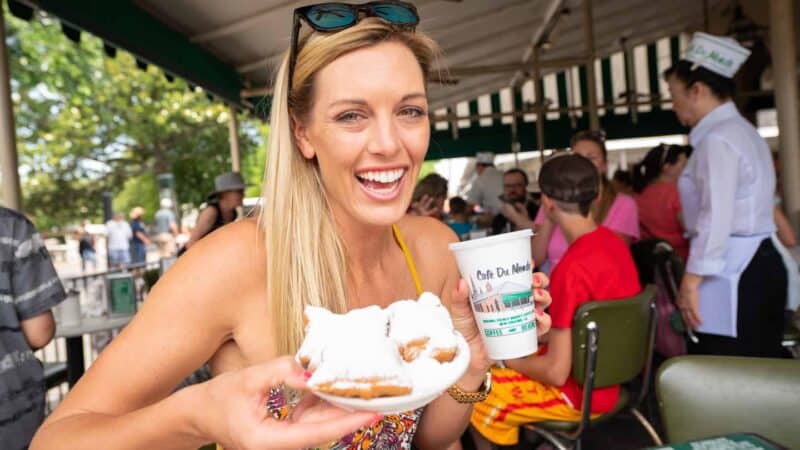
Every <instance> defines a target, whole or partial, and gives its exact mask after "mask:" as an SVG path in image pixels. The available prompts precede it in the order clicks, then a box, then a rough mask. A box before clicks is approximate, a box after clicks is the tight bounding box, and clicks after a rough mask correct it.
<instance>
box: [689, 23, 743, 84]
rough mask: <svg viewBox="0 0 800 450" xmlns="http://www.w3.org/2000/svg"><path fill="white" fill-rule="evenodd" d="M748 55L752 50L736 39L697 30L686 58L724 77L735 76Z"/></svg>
mask: <svg viewBox="0 0 800 450" xmlns="http://www.w3.org/2000/svg"><path fill="white" fill-rule="evenodd" d="M748 56H750V50H748V49H746V48H744V47H742V46H741V45H739V43H738V42H736V41H735V40H734V39H731V38H727V37H720V36H714V35H711V34H708V33H701V32H697V33H694V35H693V36H692V42H691V43H690V44H689V50H687V51H686V56H685V57H684V59H686V60H687V61H691V62H692V63H694V64H695V65H698V66H702V67H705V68H706V69H708V70H710V71H712V72H714V73H717V74H719V75H722V76H723V77H726V78H733V76H734V75H735V74H736V71H737V70H739V67H741V66H742V63H744V62H745V61H746V60H747V57H748Z"/></svg>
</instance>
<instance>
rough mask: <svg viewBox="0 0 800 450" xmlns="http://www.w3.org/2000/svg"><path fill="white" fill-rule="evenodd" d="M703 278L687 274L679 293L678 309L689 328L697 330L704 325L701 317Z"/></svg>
mask: <svg viewBox="0 0 800 450" xmlns="http://www.w3.org/2000/svg"><path fill="white" fill-rule="evenodd" d="M702 282H703V277H702V276H700V275H695V274H693V273H689V272H687V273H685V274H684V275H683V279H682V280H681V288H680V292H679V293H678V301H677V304H678V309H679V310H680V311H681V317H683V323H685V324H686V326H687V327H689V328H692V329H694V328H697V327H699V326H700V325H701V324H702V323H703V319H702V317H700V283H702Z"/></svg>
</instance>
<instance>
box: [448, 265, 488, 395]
mask: <svg viewBox="0 0 800 450" xmlns="http://www.w3.org/2000/svg"><path fill="white" fill-rule="evenodd" d="M450 314H451V316H452V318H453V326H454V327H455V329H456V331H458V332H459V333H461V335H462V336H464V339H465V340H466V341H467V344H469V352H470V362H469V368H468V369H467V373H466V374H465V375H464V378H466V380H463V381H464V382H459V383H457V384H458V386H459V387H461V388H462V389H465V390H476V389H477V388H478V387H479V386H480V385H481V383H483V380H484V378H486V371H487V370H489V367H490V366H491V364H492V361H491V360H490V359H489V353H488V352H487V351H486V347H485V346H484V345H483V337H481V331H480V330H479V329H478V324H477V323H476V322H475V314H474V313H473V312H472V305H470V300H469V287H468V286H467V282H466V281H464V279H463V278H461V279H459V280H458V283H457V284H456V290H455V292H453V300H452V303H451V305H450Z"/></svg>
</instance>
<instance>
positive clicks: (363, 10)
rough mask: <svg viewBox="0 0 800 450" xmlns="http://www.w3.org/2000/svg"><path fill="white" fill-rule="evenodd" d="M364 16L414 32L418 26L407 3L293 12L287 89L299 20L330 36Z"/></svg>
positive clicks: (313, 7)
mask: <svg viewBox="0 0 800 450" xmlns="http://www.w3.org/2000/svg"><path fill="white" fill-rule="evenodd" d="M364 17H377V18H379V19H382V20H384V21H386V22H388V23H390V24H392V25H397V26H398V27H402V28H407V29H409V30H414V28H415V27H416V26H417V24H419V14H417V8H416V7H415V6H414V5H412V4H411V3H406V2H401V1H394V0H384V1H375V2H369V3H363V4H358V5H354V4H350V3H318V4H316V5H308V6H303V7H300V8H297V9H295V10H294V18H293V25H292V47H291V53H290V54H289V89H290V90H291V89H292V78H293V77H294V66H295V63H297V44H298V39H299V36H300V19H302V20H304V21H305V22H306V23H307V24H308V26H310V27H311V28H313V29H314V30H316V31H320V32H323V33H331V32H335V31H341V30H344V29H346V28H350V27H352V26H353V25H355V24H357V23H358V22H359V21H360V20H361V19H362V18H364Z"/></svg>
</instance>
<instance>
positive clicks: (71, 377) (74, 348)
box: [56, 315, 133, 388]
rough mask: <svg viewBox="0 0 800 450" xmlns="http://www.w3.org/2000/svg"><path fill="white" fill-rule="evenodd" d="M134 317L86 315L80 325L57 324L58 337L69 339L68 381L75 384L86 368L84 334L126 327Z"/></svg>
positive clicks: (71, 384) (72, 384)
mask: <svg viewBox="0 0 800 450" xmlns="http://www.w3.org/2000/svg"><path fill="white" fill-rule="evenodd" d="M131 319H133V315H127V316H119V317H86V318H83V319H82V320H81V323H80V324H79V325H74V326H63V325H61V324H58V323H57V324H56V337H63V338H66V341H67V383H69V387H70V388H71V387H72V386H74V385H75V383H77V382H78V380H79V379H80V378H81V376H83V372H84V371H85V370H86V367H85V366H84V354H83V335H85V334H92V333H97V332H98V331H108V330H116V329H119V328H122V327H124V326H125V325H127V324H128V322H130V321H131Z"/></svg>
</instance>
